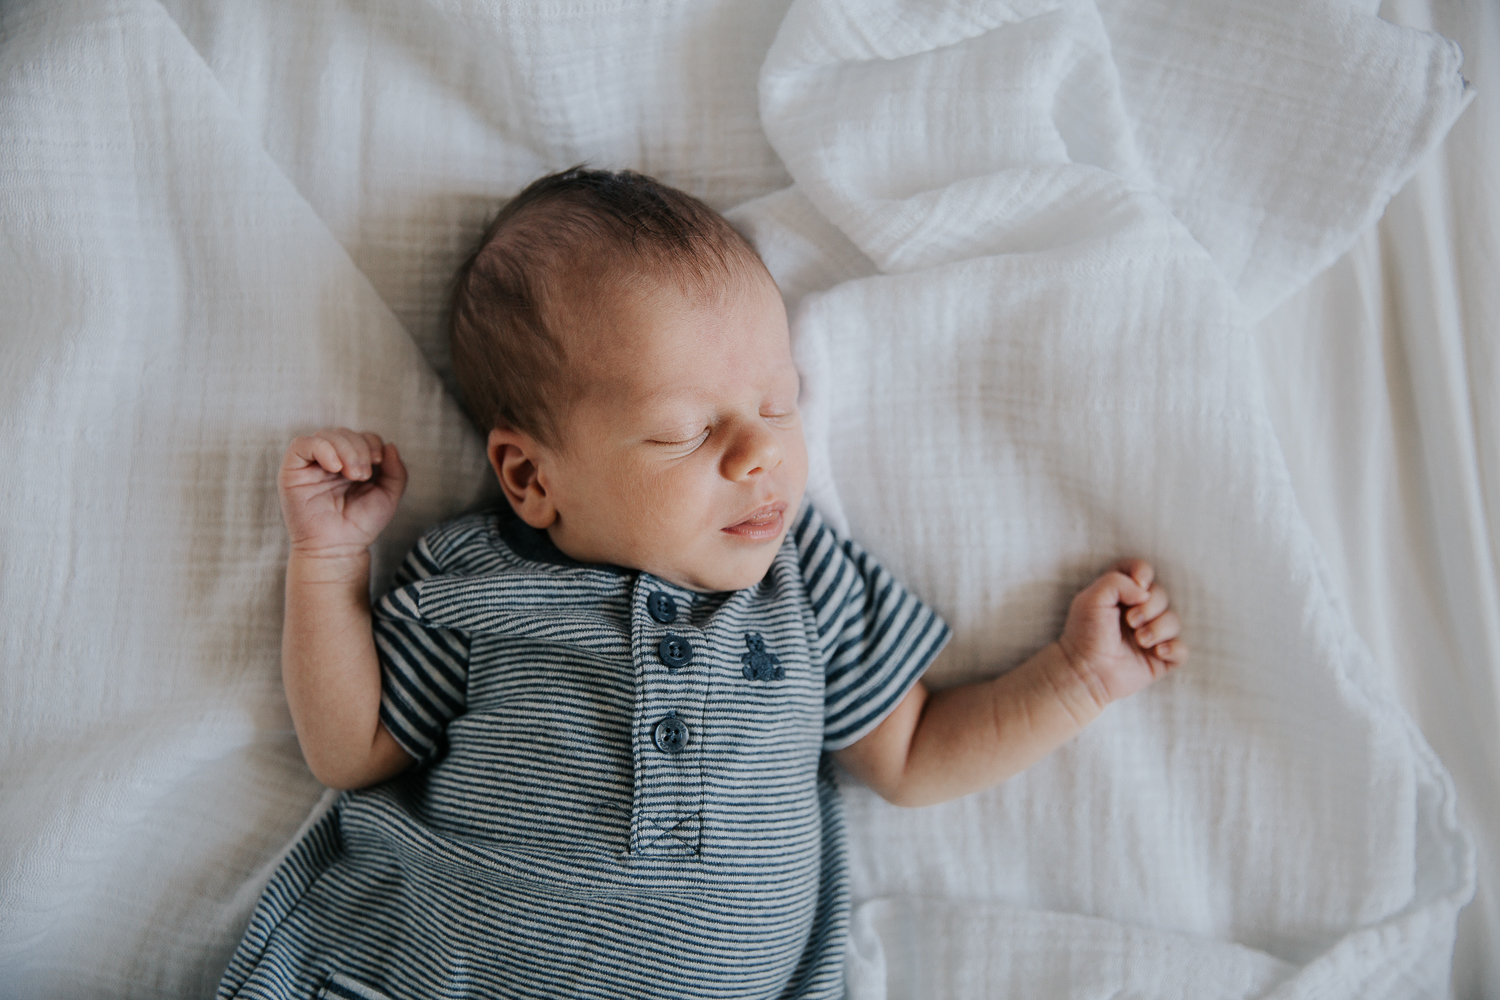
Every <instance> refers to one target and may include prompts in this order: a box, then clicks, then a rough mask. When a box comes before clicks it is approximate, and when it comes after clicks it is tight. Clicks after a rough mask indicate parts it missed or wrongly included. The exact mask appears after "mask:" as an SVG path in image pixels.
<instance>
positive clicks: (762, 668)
mask: <svg viewBox="0 0 1500 1000" xmlns="http://www.w3.org/2000/svg"><path fill="white" fill-rule="evenodd" d="M745 645H746V646H748V647H749V648H750V652H748V653H745V654H744V655H743V656H741V657H740V662H741V663H743V664H744V665H745V667H744V670H743V673H744V675H745V680H747V681H779V680H781V679H782V678H783V677H785V676H786V668H785V667H783V666H782V665H781V660H779V659H777V657H776V654H775V653H770V652H767V651H766V641H765V640H764V639H762V638H761V636H760V633H759V632H747V633H746V634H745Z"/></svg>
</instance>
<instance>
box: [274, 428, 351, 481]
mask: <svg viewBox="0 0 1500 1000" xmlns="http://www.w3.org/2000/svg"><path fill="white" fill-rule="evenodd" d="M309 465H316V466H318V467H320V468H322V469H323V470H324V471H325V472H337V471H339V469H341V468H343V464H342V463H341V462H340V461H339V456H338V452H337V451H335V450H334V448H333V445H332V444H330V443H329V442H327V441H325V440H324V439H323V438H320V437H317V436H315V435H312V434H304V435H303V436H302V437H298V438H293V439H292V443H291V444H289V445H287V446H286V457H285V458H283V459H282V460H281V470H282V472H283V473H286V472H291V471H293V470H296V469H305V468H307V467H308V466H309Z"/></svg>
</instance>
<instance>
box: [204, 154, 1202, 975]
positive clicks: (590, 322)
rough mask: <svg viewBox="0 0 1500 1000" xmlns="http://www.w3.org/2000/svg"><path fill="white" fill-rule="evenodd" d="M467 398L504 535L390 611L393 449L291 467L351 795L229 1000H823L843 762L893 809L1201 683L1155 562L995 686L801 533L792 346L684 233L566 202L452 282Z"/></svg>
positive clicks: (614, 207)
mask: <svg viewBox="0 0 1500 1000" xmlns="http://www.w3.org/2000/svg"><path fill="white" fill-rule="evenodd" d="M451 334H452V347H453V365H454V371H455V373H456V375H457V378H458V381H459V385H460V388H461V390H462V393H463V397H464V400H465V403H466V405H467V406H468V409H469V412H470V415H471V416H472V417H473V418H474V420H475V422H476V423H477V424H478V426H479V427H480V428H481V429H482V430H483V431H484V432H485V433H486V434H487V435H488V451H489V459H490V463H491V465H492V466H493V467H494V471H495V475H496V476H497V477H499V481H500V487H501V490H502V491H503V493H504V497H505V501H506V502H505V503H503V504H499V505H498V506H495V507H491V508H488V509H482V510H479V511H477V512H473V513H469V514H466V515H463V516H460V517H458V518H456V519H454V520H452V521H449V522H447V523H445V524H442V525H440V526H439V527H437V528H434V529H433V530H432V531H430V532H428V533H427V534H426V535H425V536H424V537H423V538H422V539H421V541H420V542H418V544H417V546H416V548H415V549H414V550H413V551H412V552H411V554H410V556H409V557H408V558H407V559H406V561H405V563H404V565H403V566H402V567H401V569H400V570H399V572H398V573H397V575H396V579H395V583H394V589H393V590H391V591H390V592H389V593H388V594H386V595H385V596H384V597H383V598H381V599H380V600H379V601H378V602H376V604H375V606H374V608H373V612H372V609H371V606H370V603H369V600H368V587H369V565H370V557H369V546H370V545H371V543H372V542H373V541H374V540H375V538H376V537H377V536H378V535H379V533H380V532H381V530H382V529H383V528H384V527H385V525H386V524H387V523H388V522H389V521H390V519H391V517H392V514H393V513H394V511H395V509H396V504H397V502H398V501H399V499H400V497H401V494H402V490H403V488H404V486H405V483H406V471H405V468H404V467H403V465H402V462H401V458H400V455H399V454H398V453H397V450H396V447H395V445H393V444H390V443H386V442H383V441H382V440H381V439H380V438H379V437H377V436H376V435H374V434H370V433H359V432H355V431H350V430H344V429H338V430H328V431H322V432H320V433H318V434H314V435H312V436H309V437H300V438H297V439H296V440H295V441H293V442H292V443H291V446H290V447H289V448H288V450H287V453H286V457H285V460H284V462H283V464H282V467H281V474H280V492H281V502H282V510H283V513H284V514H285V517H286V524H287V530H288V532H289V534H290V536H291V556H290V559H289V561H288V564H287V576H286V625H285V632H284V637H283V646H282V663H283V674H284V679H285V684H286V693H287V700H288V702H289V703H290V706H291V711H292V717H293V719H294V720H295V723H296V728H297V737H298V739H299V741H300V742H301V745H302V751H303V754H304V755H305V756H306V758H307V762H308V765H309V766H310V767H311V768H312V771H313V773H314V774H315V775H317V777H318V778H319V779H320V780H321V781H323V782H325V783H326V784H328V785H331V786H333V787H335V788H342V789H348V790H349V791H346V792H345V793H344V794H343V795H341V796H340V797H339V799H338V800H337V802H336V804H335V805H334V806H333V807H332V808H331V809H330V811H328V812H327V813H326V814H324V815H323V816H322V817H321V818H319V819H318V820H317V821H316V822H315V823H314V824H313V826H312V827H311V829H310V830H308V832H307V833H306V835H305V836H303V837H302V838H301V839H300V840H299V841H298V843H297V844H296V845H295V846H294V847H293V848H292V850H291V852H290V854H289V855H288V856H287V858H286V859H285V861H284V862H283V863H282V864H281V865H280V867H279V869H278V870H277V871H276V873H275V875H274V876H273V878H272V879H271V882H270V885H269V886H268V887H267V889H266V891H265V894H264V895H263V896H262V898H261V900H260V902H259V904H258V906H257V907H256V910H255V912H254V915H253V917H252V919H251V923H250V927H249V929H248V931H247V932H246V934H245V937H244V939H243V941H242V942H241V943H240V946H239V948H238V950H237V952H236V953H235V956H234V959H233V961H232V962H231V964H230V966H229V969H228V971H227V972H226V973H225V976H224V980H223V982H222V984H221V985H220V987H219V995H220V996H221V997H298V998H304V997H314V996H317V997H324V996H327V997H350V998H378V997H387V996H388V997H394V998H404V997H419V996H420V997H470V996H473V997H480V996H484V997H498V996H503V997H536V998H542V997H545V998H549V1000H551V998H557V997H600V998H604V997H609V998H619V997H650V998H652V1000H660V998H663V997H683V998H689V997H692V998H697V997H726V998H727V997H766V998H776V997H805V998H812V997H837V996H841V995H842V993H843V978H842V955H843V950H844V941H845V937H846V935H847V927H848V920H849V889H848V878H847V874H846V861H845V856H844V852H845V846H844V834H843V828H842V818H841V811H840V799H839V793H838V789H837V784H836V777H835V771H834V768H833V762H834V761H837V762H838V764H839V765H841V766H842V767H843V769H844V770H845V771H847V772H848V773H849V774H850V775H852V776H853V777H854V778H856V779H858V780H860V781H863V782H865V783H866V784H868V785H869V786H870V787H872V788H874V789H875V790H876V791H877V792H878V793H879V794H880V795H882V796H883V797H885V798H886V799H888V800H889V801H891V802H893V803H896V804H898V805H903V806H921V805H926V804H930V803H936V802H942V801H945V800H948V799H952V798H955V797H958V796H961V795H965V794H968V793H970V792H973V791H976V790H978V789H982V788H986V787H988V786H990V785H993V784H995V783H996V782H999V781H1002V780H1004V779H1005V778H1006V777H1008V776H1010V775H1012V774H1015V773H1017V772H1018V771H1020V770H1022V769H1023V768H1026V767H1027V766H1029V765H1030V764H1032V763H1033V762H1035V761H1036V760H1038V759H1039V758H1041V757H1042V756H1043V755H1045V754H1046V753H1048V752H1049V751H1051V750H1052V749H1054V748H1056V747H1057V746H1059V745H1060V744H1062V743H1063V742H1064V741H1066V740H1067V739H1069V738H1070V737H1071V736H1073V735H1074V734H1075V733H1077V732H1078V731H1079V730H1080V729H1081V728H1082V727H1083V726H1085V725H1087V724H1088V723H1089V722H1090V721H1092V720H1093V719H1094V718H1096V717H1097V716H1098V715H1099V713H1100V712H1101V711H1102V710H1103V709H1104V707H1105V706H1106V705H1108V704H1109V703H1110V702H1112V701H1115V700H1117V699H1119V698H1123V697H1125V696H1126V695H1129V694H1131V693H1132V692H1134V691H1137V690H1139V689H1140V688H1142V687H1144V686H1145V685H1147V684H1149V683H1151V682H1152V681H1153V680H1155V679H1156V678H1158V677H1160V676H1162V674H1164V673H1165V672H1166V671H1168V670H1170V669H1171V668H1173V667H1174V666H1177V665H1179V664H1181V663H1182V662H1183V661H1184V660H1185V659H1186V658H1187V650H1186V648H1185V646H1184V645H1183V643H1182V642H1181V640H1180V639H1179V638H1178V632H1179V623H1178V620H1177V617H1176V615H1175V614H1174V613H1173V612H1172V611H1171V610H1170V609H1169V607H1168V599H1167V594H1166V592H1165V591H1164V590H1163V589H1162V587H1161V586H1160V585H1159V584H1157V583H1156V582H1154V580H1153V571H1152V568H1151V566H1150V565H1149V564H1147V563H1146V562H1144V561H1141V560H1138V559H1128V560H1124V561H1122V562H1120V563H1118V564H1116V565H1115V566H1114V567H1112V568H1111V569H1110V570H1109V571H1108V572H1106V573H1104V574H1103V575H1102V576H1100V577H1099V578H1098V579H1097V580H1095V581H1094V582H1093V583H1092V584H1090V585H1089V586H1088V587H1087V588H1086V589H1085V590H1083V591H1082V592H1081V593H1079V594H1078V595H1077V597H1076V598H1074V600H1073V602H1072V605H1071V607H1070V608H1069V611H1068V616H1067V621H1066V624H1065V625H1064V626H1063V630H1062V634H1061V636H1060V637H1059V638H1058V639H1057V641H1055V642H1053V643H1051V644H1049V645H1047V646H1046V647H1045V648H1043V649H1042V650H1040V651H1039V652H1038V653H1036V655H1034V656H1033V657H1032V658H1031V659H1030V660H1028V661H1026V662H1025V663H1024V664H1022V665H1021V666H1020V667H1018V668H1016V669H1014V670H1012V671H1010V672H1008V673H1006V674H1003V675H1002V676H999V677H997V678H995V679H993V680H990V681H986V682H984V683H979V684H971V685H968V686H965V687H958V688H951V689H948V690H945V691H941V692H932V691H929V690H928V689H927V687H926V686H925V685H924V684H923V682H922V680H921V676H922V673H923V672H924V671H925V670H926V669H927V667H928V665H929V664H931V663H932V661H933V658H934V657H936V656H937V655H938V653H939V651H940V650H941V649H942V647H943V645H944V643H945V642H946V640H947V638H948V629H947V626H945V625H944V624H943V622H942V621H941V620H940V619H939V618H938V617H937V615H936V614H934V613H933V612H932V611H931V610H930V609H929V608H928V607H926V606H925V605H924V604H923V603H922V602H921V601H920V600H919V599H918V598H917V597H916V596H915V595H913V594H912V593H911V592H910V591H908V590H906V589H905V588H904V587H902V585H901V584H900V582H899V581H897V580H895V579H894V578H892V576H891V575H890V574H889V573H888V572H887V571H886V570H885V569H883V568H882V567H881V566H880V564H879V563H877V562H876V561H875V560H874V559H873V558H871V556H870V555H869V554H868V553H867V552H866V551H865V550H864V549H862V548H861V547H860V546H859V545H858V544H856V543H855V542H853V541H850V540H848V539H846V538H843V537H841V536H840V535H839V534H838V533H837V532H835V531H834V530H833V529H832V528H831V527H830V526H829V525H828V524H827V523H826V522H824V521H823V520H822V518H821V517H820V516H819V514H818V512H817V511H816V510H815V509H813V508H812V507H811V506H810V505H809V504H808V503H806V502H805V500H804V498H803V489H804V487H805V485H806V481H807V448H806V445H805V443H804V441H803V436H802V427H801V424H800V422H799V416H798V410H797V397H798V389H799V381H798V375H797V370H796V368H795V367H794V366H793V363H792V355H791V348H790V343H789V338H788V332H787V319H786V312H785V309H784V307H783V305H782V300H781V296H780V294H779V293H778V291H777V288H776V285H775V283H774V282H773V281H772V279H771V277H770V275H769V273H768V272H767V270H766V268H765V266H764V265H763V264H762V263H761V261H760V258H759V257H758V256H757V255H756V252H755V251H754V249H752V248H751V246H750V245H749V243H747V242H746V241H745V239H744V238H743V237H741V236H740V235H739V234H738V233H737V232H735V230H734V229H733V228H732V227H731V226H730V225H729V224H728V223H727V222H726V221H725V220H724V219H723V218H721V217H720V216H719V215H717V214H716V213H714V212H713V211H712V210H711V209H709V208H708V207H707V206H705V205H704V204H702V203H701V202H699V201H698V200H696V199H694V198H692V197H690V196H688V195H686V194H683V193H682V192H679V191H676V190H673V189H672V188H669V187H666V186H664V185H662V184H659V183H657V182H655V181H653V180H651V179H649V178H646V177H643V176H640V175H638V174H634V173H630V172H624V173H607V172H601V171H591V170H583V169H573V170H569V171H565V172H563V173H560V174H553V175H551V176H548V177H544V178H542V179H540V180H538V181H536V182H535V183H533V184H532V185H531V186H530V187H528V188H527V189H526V190H524V191H523V192H521V194H520V195H519V196H517V197H516V198H515V199H514V200H512V201H511V202H509V203H508V204H507V205H506V206H505V207H504V209H503V210H502V211H501V212H500V214H499V216H498V217H497V218H496V219H495V221H494V223H493V224H492V225H491V226H490V227H489V230H488V231H487V232H486V233H485V234H484V237H483V239H482V241H481V243H480V246H479V248H478V250H477V251H476V252H475V253H474V255H473V256H472V257H471V258H470V259H469V261H468V262H467V263H466V264H465V265H464V266H463V268H462V269H461V270H460V272H459V275H458V278H457V281H456V284H455V291H454V296H453V302H452V308H451Z"/></svg>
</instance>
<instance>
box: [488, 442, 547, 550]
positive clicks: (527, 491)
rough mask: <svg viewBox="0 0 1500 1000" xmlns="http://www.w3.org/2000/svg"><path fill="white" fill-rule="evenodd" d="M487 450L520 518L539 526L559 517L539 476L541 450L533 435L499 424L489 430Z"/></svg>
mask: <svg viewBox="0 0 1500 1000" xmlns="http://www.w3.org/2000/svg"><path fill="white" fill-rule="evenodd" d="M485 450H486V452H488V454H489V458H490V467H491V468H493V469H494V470H495V477H496V478H497V479H499V480H500V489H502V490H503V491H504V492H505V498H506V499H507V500H509V501H510V505H511V507H512V508H514V509H515V512H516V514H517V515H519V516H520V518H521V520H523V521H525V522H526V523H527V524H529V525H531V526H532V527H533V528H538V529H541V528H546V527H548V526H550V525H551V524H552V522H553V521H555V520H557V508H556V507H554V506H553V504H552V497H551V496H549V495H548V494H547V489H546V486H545V485H544V484H543V483H542V479H541V475H540V460H541V457H542V449H541V446H540V445H538V443H537V442H536V440H535V439H533V438H532V437H531V435H529V434H525V433H523V432H521V431H514V430H510V429H508V428H504V427H496V428H495V429H494V430H492V431H490V439H489V441H488V442H487V443H486V446H485Z"/></svg>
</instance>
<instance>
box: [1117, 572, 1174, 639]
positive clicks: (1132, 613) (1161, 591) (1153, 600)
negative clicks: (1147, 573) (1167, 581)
mask: <svg viewBox="0 0 1500 1000" xmlns="http://www.w3.org/2000/svg"><path fill="white" fill-rule="evenodd" d="M1171 603H1172V600H1171V598H1169V597H1168V596H1167V591H1166V588H1165V587H1163V586H1162V585H1161V584H1159V583H1154V584H1152V585H1151V596H1150V597H1149V598H1147V600H1146V603H1145V604H1139V605H1137V606H1135V607H1133V608H1131V609H1130V610H1129V611H1127V612H1126V613H1125V624H1126V625H1129V626H1130V627H1131V628H1140V627H1141V626H1142V625H1144V624H1146V623H1147V622H1149V621H1151V620H1152V619H1153V618H1156V617H1157V616H1158V615H1160V614H1161V613H1162V612H1163V611H1165V610H1167V605H1168V604H1171Z"/></svg>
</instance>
